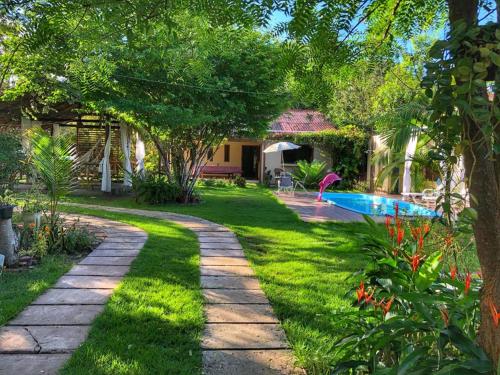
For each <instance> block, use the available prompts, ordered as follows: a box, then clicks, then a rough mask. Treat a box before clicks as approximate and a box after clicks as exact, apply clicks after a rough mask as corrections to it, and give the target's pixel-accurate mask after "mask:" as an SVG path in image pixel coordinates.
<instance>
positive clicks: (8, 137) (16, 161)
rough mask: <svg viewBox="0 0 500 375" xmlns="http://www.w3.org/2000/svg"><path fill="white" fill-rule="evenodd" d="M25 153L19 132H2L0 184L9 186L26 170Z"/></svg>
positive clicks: (0, 135)
mask: <svg viewBox="0 0 500 375" xmlns="http://www.w3.org/2000/svg"><path fill="white" fill-rule="evenodd" d="M24 162H25V154H24V151H23V147H22V144H21V139H20V137H19V135H18V134H15V133H12V132H0V186H3V185H7V186H9V187H11V186H12V184H13V183H14V182H15V181H16V179H18V178H19V174H20V173H22V172H24V171H25V169H26V168H25V164H24Z"/></svg>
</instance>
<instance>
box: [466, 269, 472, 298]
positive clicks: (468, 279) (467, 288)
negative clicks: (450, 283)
mask: <svg viewBox="0 0 500 375" xmlns="http://www.w3.org/2000/svg"><path fill="white" fill-rule="evenodd" d="M471 280H472V277H471V274H470V272H467V275H466V276H465V289H464V293H465V294H467V293H469V289H470V282H471Z"/></svg>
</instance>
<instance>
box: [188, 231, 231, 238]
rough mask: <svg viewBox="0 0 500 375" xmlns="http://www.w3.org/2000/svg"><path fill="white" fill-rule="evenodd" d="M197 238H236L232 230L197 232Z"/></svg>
mask: <svg viewBox="0 0 500 375" xmlns="http://www.w3.org/2000/svg"><path fill="white" fill-rule="evenodd" d="M197 234H198V238H203V237H216V238H236V235H235V234H234V233H233V232H198V233H197Z"/></svg>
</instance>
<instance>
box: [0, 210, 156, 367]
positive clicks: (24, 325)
mask: <svg viewBox="0 0 500 375" xmlns="http://www.w3.org/2000/svg"><path fill="white" fill-rule="evenodd" d="M68 218H69V219H73V218H74V216H73V215H68ZM78 218H79V222H80V223H82V224H91V225H92V226H98V227H99V230H100V231H102V232H104V233H103V234H104V236H105V238H104V240H103V242H102V243H101V244H100V245H99V246H98V247H97V248H96V249H95V250H94V251H92V252H91V253H90V254H89V255H88V256H87V257H85V258H84V259H83V260H81V261H80V262H79V263H78V264H76V265H75V266H73V268H71V270H70V271H69V272H68V273H66V274H65V275H64V276H62V277H61V278H60V279H59V280H58V281H57V283H56V284H55V285H54V286H53V287H52V288H50V289H48V290H47V291H46V292H45V293H44V294H42V295H41V296H40V297H38V298H37V299H36V300H35V301H33V303H31V305H29V306H28V307H27V308H25V309H24V310H23V311H22V312H21V313H20V314H19V315H18V316H17V317H16V318H14V319H13V320H11V321H10V322H8V323H7V324H6V325H5V326H3V327H1V328H0V374H1V375H11V374H15V375H28V374H29V375H32V374H44V375H48V374H56V373H57V372H58V371H59V369H60V368H61V367H62V366H63V365H64V363H65V362H66V361H67V360H68V359H69V357H70V356H71V353H72V352H73V351H74V350H75V349H77V348H78V347H79V346H80V344H81V343H83V341H85V339H86V337H87V334H88V331H89V329H90V325H91V324H92V322H93V320H94V319H95V317H96V316H97V315H98V314H100V313H101V312H102V311H103V310H104V305H105V304H106V302H107V300H108V298H109V297H110V296H111V294H112V293H113V289H114V288H116V286H117V285H118V284H119V282H120V281H121V279H122V278H123V277H124V275H125V274H126V273H127V272H128V270H129V267H130V264H131V263H132V261H133V260H134V259H135V257H136V256H137V255H138V254H139V251H140V249H142V247H143V246H144V243H145V242H146V240H147V234H146V232H144V231H142V230H141V229H139V228H136V227H133V226H130V225H127V224H124V223H120V222H116V221H110V220H105V219H101V218H97V217H89V216H81V215H78Z"/></svg>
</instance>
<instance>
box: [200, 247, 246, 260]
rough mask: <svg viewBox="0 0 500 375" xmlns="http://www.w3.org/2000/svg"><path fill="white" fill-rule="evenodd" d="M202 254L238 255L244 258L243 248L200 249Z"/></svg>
mask: <svg viewBox="0 0 500 375" xmlns="http://www.w3.org/2000/svg"><path fill="white" fill-rule="evenodd" d="M200 254H201V256H204V257H237V258H244V257H245V254H244V253H243V250H205V249H201V250H200Z"/></svg>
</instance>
